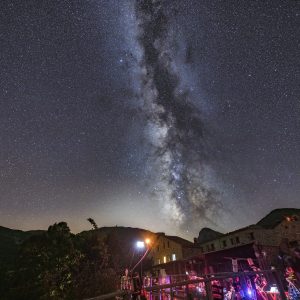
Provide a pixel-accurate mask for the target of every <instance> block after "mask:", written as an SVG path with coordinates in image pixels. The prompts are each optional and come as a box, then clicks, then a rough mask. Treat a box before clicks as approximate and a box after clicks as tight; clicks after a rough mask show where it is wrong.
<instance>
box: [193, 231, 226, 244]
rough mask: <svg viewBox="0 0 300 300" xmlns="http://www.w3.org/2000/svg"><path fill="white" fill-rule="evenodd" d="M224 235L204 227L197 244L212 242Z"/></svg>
mask: <svg viewBox="0 0 300 300" xmlns="http://www.w3.org/2000/svg"><path fill="white" fill-rule="evenodd" d="M222 235H223V233H221V232H218V231H215V230H212V229H210V228H207V227H204V228H202V229H201V230H200V232H199V235H198V238H197V243H199V244H200V243H205V242H208V241H211V240H214V239H216V238H218V237H220V236H222Z"/></svg>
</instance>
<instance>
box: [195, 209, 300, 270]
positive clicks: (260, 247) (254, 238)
mask: <svg viewBox="0 0 300 300" xmlns="http://www.w3.org/2000/svg"><path fill="white" fill-rule="evenodd" d="M211 236H213V237H214V238H212V239H210V238H209V237H208V238H205V237H203V235H202V234H201V231H200V233H199V237H198V238H195V244H196V245H198V247H199V248H200V253H202V254H203V255H204V257H205V261H206V264H207V266H212V264H214V268H213V269H214V271H215V272H216V271H218V272H221V271H225V270H224V269H222V267H221V265H222V264H223V265H228V266H230V263H229V262H228V260H227V262H226V259H230V258H236V257H238V258H240V261H243V259H244V260H245V259H247V258H252V259H256V260H257V264H258V265H259V266H260V267H261V268H267V267H269V266H271V265H275V266H277V265H278V263H279V262H278V255H279V254H280V252H281V250H282V247H283V246H285V247H286V248H293V247H294V248H296V247H298V246H299V245H300V209H276V210H273V211H272V212H270V213H269V214H268V215H267V216H266V217H264V218H263V219H262V220H260V221H259V222H258V223H256V224H255V225H250V226H247V227H244V228H241V229H238V230H235V231H232V232H229V233H226V234H221V235H220V234H219V233H216V234H210V237H211ZM199 241H201V242H199ZM224 257H225V259H224ZM217 265H218V267H217ZM221 269H222V270H221ZM226 270H227V271H228V268H226ZM206 271H207V270H206Z"/></svg>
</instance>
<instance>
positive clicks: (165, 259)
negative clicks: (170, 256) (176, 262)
mask: <svg viewBox="0 0 300 300" xmlns="http://www.w3.org/2000/svg"><path fill="white" fill-rule="evenodd" d="M166 262H167V257H166V256H164V264H165V263H166Z"/></svg>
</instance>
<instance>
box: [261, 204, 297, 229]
mask: <svg viewBox="0 0 300 300" xmlns="http://www.w3.org/2000/svg"><path fill="white" fill-rule="evenodd" d="M293 215H297V216H299V217H300V209H298V208H278V209H274V210H272V211H271V212H270V213H269V214H267V215H266V216H265V217H264V218H262V219H261V220H260V221H259V222H257V223H256V225H258V226H261V227H264V228H274V227H276V226H277V225H278V224H280V223H281V222H282V221H283V220H284V219H285V218H287V217H291V216H293Z"/></svg>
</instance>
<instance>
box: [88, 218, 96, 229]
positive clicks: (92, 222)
mask: <svg viewBox="0 0 300 300" xmlns="http://www.w3.org/2000/svg"><path fill="white" fill-rule="evenodd" d="M87 220H88V221H89V222H90V223H91V225H92V226H93V228H94V229H98V225H97V224H96V222H95V220H94V219H92V218H87Z"/></svg>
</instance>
